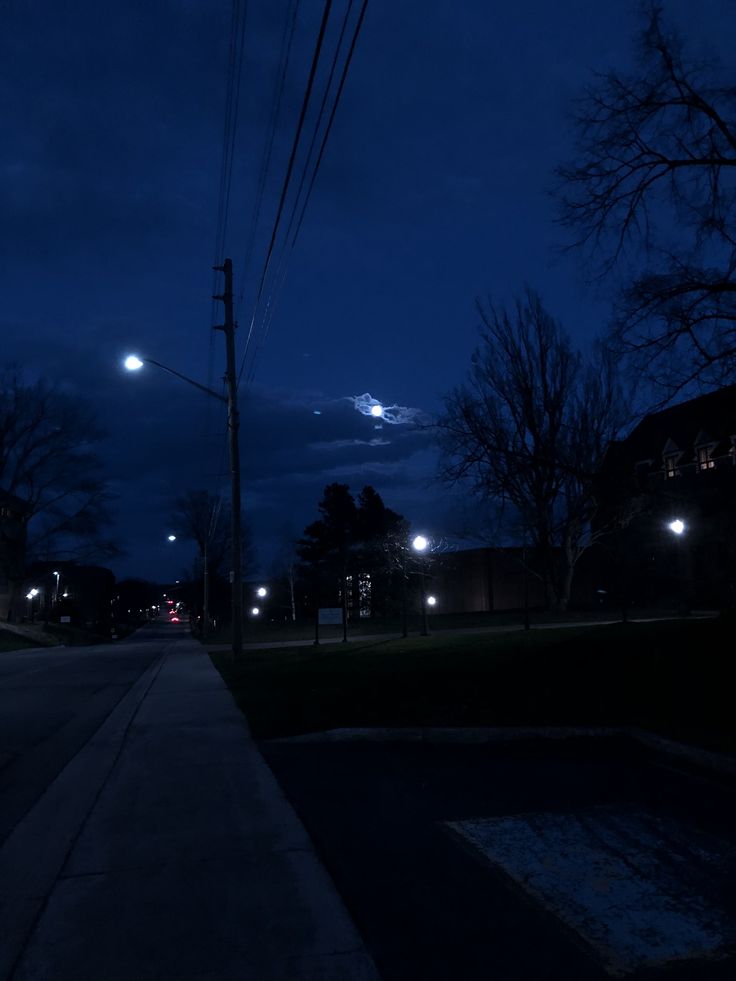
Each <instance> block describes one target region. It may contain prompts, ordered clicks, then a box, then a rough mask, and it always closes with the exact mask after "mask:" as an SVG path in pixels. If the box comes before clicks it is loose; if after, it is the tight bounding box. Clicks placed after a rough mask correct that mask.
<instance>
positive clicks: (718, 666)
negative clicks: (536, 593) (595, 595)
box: [211, 620, 736, 752]
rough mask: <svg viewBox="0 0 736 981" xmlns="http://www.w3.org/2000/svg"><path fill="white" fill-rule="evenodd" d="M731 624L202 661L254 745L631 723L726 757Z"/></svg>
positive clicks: (734, 742)
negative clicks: (351, 732) (406, 732)
mask: <svg viewBox="0 0 736 981" xmlns="http://www.w3.org/2000/svg"><path fill="white" fill-rule="evenodd" d="M732 629H733V624H732V623H731V622H730V621H722V620H680V621H673V622H662V623H642V624H632V623H629V624H620V623H619V624H611V625H606V626H593V627H577V628H569V629H568V628H558V629H552V630H542V629H539V630H533V631H531V632H529V633H524V632H523V631H520V632H515V633H512V634H481V635H478V634H474V635H456V636H451V637H444V638H443V637H438V636H436V635H435V636H431V637H412V638H409V639H407V640H387V641H371V642H369V641H366V642H364V643H361V642H360V641H356V642H353V643H351V644H350V645H349V646H346V647H342V646H338V645H329V646H325V647H322V648H314V647H300V648H281V649H274V650H267V651H249V652H246V653H245V654H243V657H242V660H241V661H239V662H237V663H234V662H233V660H232V657H231V655H230V654H229V653H216V654H212V655H211V656H212V660H213V662H214V664H215V666H216V667H217V668H218V670H219V671H220V673H221V674H222V676H223V678H224V679H225V682H226V683H227V685H228V687H229V688H230V689H231V691H232V692H233V694H234V696H235V698H236V700H237V701H238V703H239V705H240V706H241V708H242V709H243V711H244V712H245V713H246V715H247V717H248V721H249V723H250V725H251V728H252V730H253V733H254V735H255V736H256V737H257V738H272V737H276V736H289V735H296V734H298V733H304V732H313V731H320V730H324V729H333V728H341V727H363V726H392V727H393V726H505V725H637V726H642V727H644V728H648V729H651V730H653V731H656V732H659V733H662V734H663V735H668V736H671V737H673V738H677V739H681V740H683V741H686V742H692V743H694V744H699V745H701V746H706V747H708V748H712V749H717V750H722V751H725V752H736V717H735V714H734V711H733V689H732V686H731V681H730V676H731V664H730V662H731V660H732V656H733V655H732V645H733V639H732V636H731V633H732Z"/></svg>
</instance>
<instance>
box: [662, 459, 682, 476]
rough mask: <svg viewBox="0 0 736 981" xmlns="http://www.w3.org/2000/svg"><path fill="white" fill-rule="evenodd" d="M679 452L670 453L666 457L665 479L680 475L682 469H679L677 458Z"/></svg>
mask: <svg viewBox="0 0 736 981" xmlns="http://www.w3.org/2000/svg"><path fill="white" fill-rule="evenodd" d="M678 456H679V453H670V454H669V455H668V456H666V457H665V458H664V476H665V480H670V479H671V478H672V477H679V476H680V471H679V470H678V469H677V458H678Z"/></svg>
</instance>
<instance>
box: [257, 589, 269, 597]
mask: <svg viewBox="0 0 736 981" xmlns="http://www.w3.org/2000/svg"><path fill="white" fill-rule="evenodd" d="M256 596H260V598H261V599H265V598H266V596H268V590H267V589H266V587H265V586H259V587H258V589H257V590H256Z"/></svg>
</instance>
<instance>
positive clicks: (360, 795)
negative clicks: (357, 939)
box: [261, 737, 736, 981]
mask: <svg viewBox="0 0 736 981" xmlns="http://www.w3.org/2000/svg"><path fill="white" fill-rule="evenodd" d="M261 748H262V750H263V752H264V755H265V756H266V759H267V761H268V763H269V765H270V766H271V767H272V769H273V770H274V772H275V774H276V776H277V778H278V779H279V781H280V782H281V785H282V787H283V788H284V790H285V792H286V794H287V796H288V797H289V799H290V800H291V802H292V803H293V804H294V806H295V807H296V809H297V811H298V813H299V815H300V817H301V818H302V820H303V822H304V823H305V825H306V827H307V829H308V831H309V832H310V834H311V836H312V838H313V840H314V841H315V843H316V845H317V848H318V851H319V853H320V856H321V857H322V859H323V861H324V862H325V864H326V866H327V868H328V870H329V871H330V873H331V875H332V876H333V878H334V880H335V882H336V884H337V886H338V889H339V890H340V892H341V893H342V896H343V898H344V900H345V901H346V903H347V905H348V908H349V909H350V911H351V913H352V915H353V916H354V918H355V920H356V923H357V925H358V927H359V929H360V931H361V933H362V935H363V937H364V939H365V941H366V943H367V944H368V946H369V948H370V950H371V952H372V954H373V956H374V958H375V960H376V963H377V966H378V968H379V970H380V972H381V974H382V976H383V978H384V981H410V979H414V978H416V979H420V978H421V979H422V981H435V979H436V981H440V979H442V981H446V979H449V978H457V979H462V981H474V979H481V978H482V979H489V978H493V979H505V981H553V979H555V981H556V979H559V981H563V979H564V981H596V979H603V978H607V977H611V976H620V977H629V978H635V979H641V981H645V979H646V981H654V979H660V978H662V979H664V978H668V979H672V981H682V979H693V981H711V979H726V978H728V979H732V978H733V977H734V976H735V973H736V960H735V959H734V929H733V924H734V922H735V917H734V913H736V897H735V896H734V887H733V882H734V881H735V880H734V873H736V846H735V842H734V827H735V825H734V817H735V816H736V809H735V807H734V804H735V803H736V794H735V793H734V787H733V785H732V784H730V783H729V782H726V781H722V780H719V779H716V778H713V777H712V776H704V775H701V774H699V773H697V772H694V771H686V770H683V769H681V768H679V767H678V766H673V765H672V763H671V762H670V761H668V760H664V759H663V758H661V757H658V756H656V755H655V754H654V753H653V752H651V751H647V750H645V749H643V748H642V747H641V746H640V745H639V744H636V743H634V742H633V741H629V740H627V739H624V738H623V737H621V738H609V739H600V738H598V739H593V738H576V739H568V740H564V741H557V740H555V741H538V740H521V741H518V742H516V743H505V744H502V745H499V744H484V745H458V744H452V745H448V744H442V745H440V744H431V743H411V742H401V743H397V742H379V741H372V742H349V743H347V742H346V743H339V742H338V743H295V742H288V741H285V742H277V741H273V742H267V743H263V744H262V745H261Z"/></svg>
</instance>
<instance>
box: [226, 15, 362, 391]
mask: <svg viewBox="0 0 736 981" xmlns="http://www.w3.org/2000/svg"><path fill="white" fill-rule="evenodd" d="M352 6H353V0H349V4H348V8H347V11H346V13H345V17H344V19H343V24H342V28H341V30H340V35H339V38H338V42H337V46H336V49H335V55H334V57H333V60H332V65H331V68H330V72H329V77H328V79H327V82H326V85H325V90H324V95H323V98H322V103H321V105H320V108H319V112H318V114H317V120H316V123H315V127H314V131H313V133H312V139H311V141H310V145H309V150H308V152H307V155H306V159H305V163H304V167H303V169H302V175H301V179H300V182H299V188H298V191H297V193H296V196H295V198H294V203H293V206H292V210H291V215H290V218H289V222H288V226H287V232H286V236H285V243H284V245H283V246H282V249H281V252H280V256H279V260H278V262H277V267H276V272H275V275H274V279H273V285H272V287H271V290H270V292H269V295H268V298H267V301H266V305H265V309H264V310H263V316H262V318H261V321H260V329H259V330H258V331H257V332H256V333H257V334H258V339H257V342H256V344H255V350H254V351H253V355H252V358H251V364H250V368H249V370H248V374H247V376H246V380H247V381H248V382H251V381H252V380H253V377H254V374H255V364H256V361H257V358H258V354H259V352H260V350H261V349H262V347H263V345H264V343H265V341H266V338H267V336H268V333H269V331H270V326H271V322H272V319H273V315H274V311H275V305H276V299H277V296H278V293H279V292H280V290H281V288H282V287H283V284H284V282H285V279H286V271H287V264H288V260H289V257H290V255H291V253H292V251H293V249H294V246H295V244H296V241H297V238H298V236H299V232H300V230H301V227H302V223H303V221H304V215H305V213H306V209H307V206H308V204H309V200H310V198H311V195H312V191H313V189H314V185H315V182H316V179H317V175H318V173H319V169H320V165H321V163H322V159H323V157H324V152H325V148H326V146H327V141H328V139H329V135H330V132H331V130H332V124H333V122H334V119H335V115H336V113H337V108H338V105H339V103H340V99H341V96H342V93H343V89H344V87H345V80H346V78H347V75H348V70H349V68H350V64H351V61H352V58H353V54H354V52H355V47H356V44H357V41H358V37H359V35H360V31H361V28H362V26H363V21H364V19H365V13H366V9H367V6H368V0H363V2H362V4H361V9H360V12H359V14H358V18H357V21H356V24H355V28H354V30H353V34H352V38H351V41H350V46H349V49H348V53H347V56H346V58H345V61H344V64H343V68H342V72H341V75H340V81H339V83H338V86H337V92H336V94H335V97H334V100H333V103H332V108H331V111H330V115H329V119H328V121H327V125H326V127H325V129H324V132H323V135H322V141H321V144H320V148H319V153H318V155H317V159H316V162H315V164H314V167H313V169H312V174H311V178H310V180H309V185H308V188H307V193H306V196H305V197H304V200H303V202H302V206H301V209H299V199H300V197H301V195H302V191H303V188H304V185H305V183H306V176H307V173H308V170H309V164H310V161H311V158H312V152H313V148H314V145H315V142H316V138H317V134H318V132H319V129H320V127H321V124H322V120H323V118H324V111H325V107H326V104H327V99H328V95H329V91H330V88H331V86H332V81H333V77H334V73H335V69H336V66H337V63H338V60H339V54H340V50H341V47H342V44H343V39H344V36H345V32H346V28H347V24H348V21H349V18H350V13H351V10H352ZM323 23H324V20H323ZM313 66H314V61H313ZM302 108H303V110H304V104H303V107H302ZM300 122H301V119H300ZM297 132H298V133H299V132H300V130H298V131H297ZM295 145H296V141H295ZM293 156H294V152H292V158H293ZM289 175H290V171H289V172H287V177H288V176H289ZM286 186H287V185H286V182H285V185H284V188H286ZM284 198H285V191H284V190H282V196H281V202H280V203H281V204H282V203H283V200H284ZM297 213H298V220H296V228H295V229H294V234H293V237H291V241H289V238H290V236H291V232H292V228H293V227H294V222H295V219H296V215H297ZM280 216H281V211H279V213H278V214H277V222H276V223H275V226H274V233H273V234H272V239H271V246H272V244H273V241H274V239H275V231H276V230H277V226H278V220H279V219H280ZM272 252H273V248H272V247H270V248H269V252H268V254H267V259H266V263H265V265H264V272H263V275H262V277H261V283H260V287H259V293H258V295H257V297H256V301H255V303H254V308H253V316H252V318H251V324H250V328H249V332H248V339H247V342H246V348H245V351H244V354H243V359H242V362H241V365H240V371H239V374H238V381H240V380H241V377H242V375H243V372H244V369H245V364H246V359H247V355H248V353H249V349H250V346H251V342H252V339H253V336H254V323H255V320H256V314H257V310H258V306H259V304H260V301H261V299H262V295H263V284H264V281H265V278H266V274H267V272H268V265H269V262H270V259H271V256H272Z"/></svg>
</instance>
